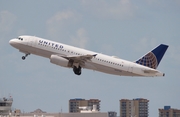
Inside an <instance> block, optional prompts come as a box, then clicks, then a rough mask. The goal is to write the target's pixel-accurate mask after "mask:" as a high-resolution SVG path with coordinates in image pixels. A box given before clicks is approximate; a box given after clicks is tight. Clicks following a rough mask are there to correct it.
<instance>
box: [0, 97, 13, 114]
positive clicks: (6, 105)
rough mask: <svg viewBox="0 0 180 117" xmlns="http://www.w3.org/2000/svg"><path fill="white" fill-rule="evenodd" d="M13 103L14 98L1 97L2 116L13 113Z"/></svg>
mask: <svg viewBox="0 0 180 117" xmlns="http://www.w3.org/2000/svg"><path fill="white" fill-rule="evenodd" d="M12 103H13V98H12V97H11V96H10V97H9V98H5V97H4V98H0V116H1V115H2V116H5V115H9V113H11V106H12Z"/></svg>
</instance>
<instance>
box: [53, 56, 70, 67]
mask: <svg viewBox="0 0 180 117" xmlns="http://www.w3.org/2000/svg"><path fill="white" fill-rule="evenodd" d="M50 62H51V63H53V64H56V65H59V66H62V67H71V66H72V62H70V61H69V60H67V59H65V58H63V57H60V56H58V55H51V58H50Z"/></svg>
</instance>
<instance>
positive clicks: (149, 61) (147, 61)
mask: <svg viewBox="0 0 180 117" xmlns="http://www.w3.org/2000/svg"><path fill="white" fill-rule="evenodd" d="M136 63H138V64H140V65H144V66H147V67H150V68H153V69H156V68H157V65H158V62H157V59H156V56H155V55H154V54H153V53H152V52H149V53H148V54H146V55H145V56H144V57H142V58H141V59H139V60H138V61H136Z"/></svg>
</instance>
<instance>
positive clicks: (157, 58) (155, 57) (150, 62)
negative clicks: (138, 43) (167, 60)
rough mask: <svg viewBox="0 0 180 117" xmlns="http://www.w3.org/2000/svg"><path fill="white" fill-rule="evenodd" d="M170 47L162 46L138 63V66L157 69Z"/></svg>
mask: <svg viewBox="0 0 180 117" xmlns="http://www.w3.org/2000/svg"><path fill="white" fill-rule="evenodd" d="M167 48H168V45H164V44H161V45H159V46H158V47H156V48H155V49H153V50H152V51H151V52H149V53H147V54H146V55H145V56H143V57H142V58H140V59H139V60H137V61H136V63H137V64H140V65H144V66H147V67H150V68H153V69H156V68H157V67H158V65H159V63H160V62H161V59H162V58H163V56H164V54H165V52H166V50H167Z"/></svg>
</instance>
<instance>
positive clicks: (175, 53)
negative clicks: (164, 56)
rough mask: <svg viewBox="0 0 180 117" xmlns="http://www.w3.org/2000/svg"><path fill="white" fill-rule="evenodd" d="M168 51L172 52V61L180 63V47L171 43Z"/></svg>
mask: <svg viewBox="0 0 180 117" xmlns="http://www.w3.org/2000/svg"><path fill="white" fill-rule="evenodd" d="M168 51H169V53H170V55H169V56H170V59H172V60H171V61H173V62H174V63H176V64H180V53H179V51H180V47H179V46H173V45H171V46H170V48H169V50H168Z"/></svg>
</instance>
